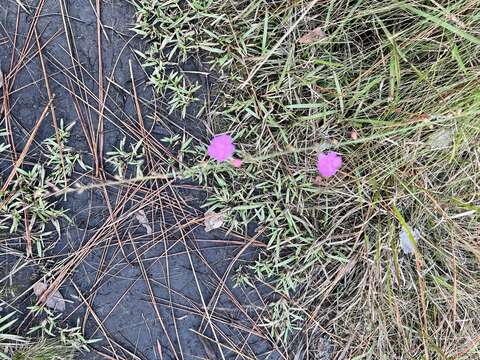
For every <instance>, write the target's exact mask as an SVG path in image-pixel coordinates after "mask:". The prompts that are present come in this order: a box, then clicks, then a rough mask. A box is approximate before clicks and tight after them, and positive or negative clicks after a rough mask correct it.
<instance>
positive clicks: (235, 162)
mask: <svg viewBox="0 0 480 360" xmlns="http://www.w3.org/2000/svg"><path fill="white" fill-rule="evenodd" d="M230 163H231V164H232V166H233V167H235V168H237V169H238V168H240V167H241V166H242V164H243V161H242V160H240V159H232V160H230Z"/></svg>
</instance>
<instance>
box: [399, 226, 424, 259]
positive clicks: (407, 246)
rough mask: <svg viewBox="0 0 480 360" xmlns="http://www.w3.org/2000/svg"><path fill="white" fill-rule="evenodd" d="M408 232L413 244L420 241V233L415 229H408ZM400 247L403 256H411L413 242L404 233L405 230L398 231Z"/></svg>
mask: <svg viewBox="0 0 480 360" xmlns="http://www.w3.org/2000/svg"><path fill="white" fill-rule="evenodd" d="M409 230H410V232H411V234H412V237H413V240H414V241H415V243H418V240H419V239H420V231H418V230H417V229H415V228H409ZM400 247H401V248H402V251H403V252H404V253H405V254H411V253H413V252H414V250H415V244H414V242H413V241H412V239H410V236H409V235H408V233H407V231H405V229H403V228H402V231H400Z"/></svg>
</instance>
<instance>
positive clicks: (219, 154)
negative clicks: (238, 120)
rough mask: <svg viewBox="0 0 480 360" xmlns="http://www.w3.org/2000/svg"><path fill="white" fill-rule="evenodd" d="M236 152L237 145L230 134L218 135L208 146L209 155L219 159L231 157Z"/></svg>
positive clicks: (223, 159)
mask: <svg viewBox="0 0 480 360" xmlns="http://www.w3.org/2000/svg"><path fill="white" fill-rule="evenodd" d="M234 152H235V145H234V144H233V139H232V137H231V136H230V135H217V136H215V137H214V138H213V139H212V141H211V142H210V145H209V146H208V155H209V156H210V157H211V158H212V159H215V160H217V161H225V160H228V159H230V158H231V157H232V155H233V153H234Z"/></svg>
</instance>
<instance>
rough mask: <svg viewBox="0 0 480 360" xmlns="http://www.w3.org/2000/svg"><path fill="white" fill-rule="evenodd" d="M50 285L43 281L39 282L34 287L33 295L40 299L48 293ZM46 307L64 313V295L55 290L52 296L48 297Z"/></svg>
mask: <svg viewBox="0 0 480 360" xmlns="http://www.w3.org/2000/svg"><path fill="white" fill-rule="evenodd" d="M47 289H48V285H47V284H46V283H44V282H43V281H39V282H37V283H35V285H33V293H34V294H35V295H36V296H37V297H40V296H42V294H43V293H44V292H45V291H47ZM45 305H46V306H47V307H48V308H50V309H52V310H56V311H60V312H63V311H65V299H64V298H63V296H62V294H61V293H60V291H58V290H55V291H54V292H53V293H52V294H50V295H49V296H48V297H47V300H46V301H45Z"/></svg>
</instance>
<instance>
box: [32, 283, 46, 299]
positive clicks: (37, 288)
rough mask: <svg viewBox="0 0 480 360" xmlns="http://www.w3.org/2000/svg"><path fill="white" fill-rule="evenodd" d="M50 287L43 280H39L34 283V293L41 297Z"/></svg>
mask: <svg viewBox="0 0 480 360" xmlns="http://www.w3.org/2000/svg"><path fill="white" fill-rule="evenodd" d="M47 289H48V286H47V284H45V283H44V282H43V281H39V282H37V283H35V285H33V293H34V294H35V295H36V296H37V297H40V296H42V294H43V293H44V292H45V291H46V290H47Z"/></svg>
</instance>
